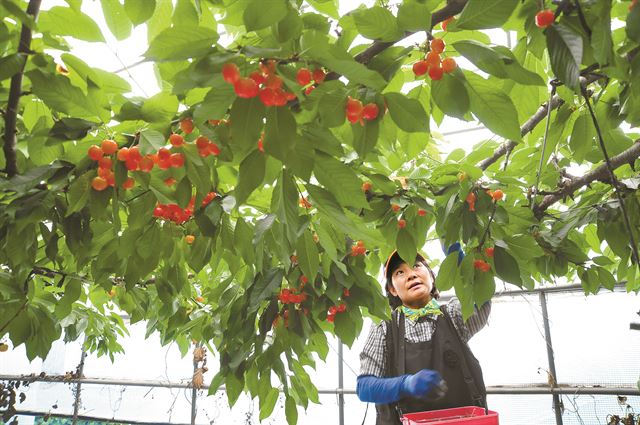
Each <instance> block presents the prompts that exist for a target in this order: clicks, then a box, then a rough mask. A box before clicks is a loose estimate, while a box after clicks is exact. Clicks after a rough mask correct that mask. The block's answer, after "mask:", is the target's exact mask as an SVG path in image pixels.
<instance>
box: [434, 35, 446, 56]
mask: <svg viewBox="0 0 640 425" xmlns="http://www.w3.org/2000/svg"><path fill="white" fill-rule="evenodd" d="M444 46H445V43H444V40H443V39H441V38H434V39H433V40H431V51H432V52H434V53H442V52H444Z"/></svg>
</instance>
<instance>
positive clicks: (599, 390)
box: [0, 375, 640, 396]
mask: <svg viewBox="0 0 640 425" xmlns="http://www.w3.org/2000/svg"><path fill="white" fill-rule="evenodd" d="M0 381H21V382H22V381H27V382H59V383H65V384H68V383H82V384H83V385H84V384H87V385H122V386H129V387H153V388H191V385H190V383H189V382H170V381H159V380H146V381H141V380H131V379H113V378H65V376H64V375H44V376H40V375H0ZM208 388H209V387H208V386H206V385H205V386H203V387H202V389H203V390H206V389H208ZM224 390H225V388H224V386H222V387H220V391H224ZM318 393H320V394H355V393H356V392H355V390H354V389H347V388H324V389H318ZM487 394H513V395H528V394H594V395H597V394H604V395H637V396H640V390H639V389H638V388H637V387H634V386H629V387H606V386H589V385H575V384H558V387H557V388H550V387H549V386H548V385H547V384H538V385H535V384H534V385H496V386H489V387H487Z"/></svg>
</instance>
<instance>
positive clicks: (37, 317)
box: [0, 0, 640, 423]
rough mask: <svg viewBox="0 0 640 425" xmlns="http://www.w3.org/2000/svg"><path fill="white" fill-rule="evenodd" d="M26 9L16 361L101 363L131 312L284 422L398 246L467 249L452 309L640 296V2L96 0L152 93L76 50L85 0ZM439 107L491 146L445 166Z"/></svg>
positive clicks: (7, 275) (11, 272)
mask: <svg viewBox="0 0 640 425" xmlns="http://www.w3.org/2000/svg"><path fill="white" fill-rule="evenodd" d="M37 3H38V2H32V4H28V3H27V2H26V1H22V0H2V1H0V16H3V19H2V20H1V21H0V110H1V111H2V115H3V118H4V119H3V121H2V122H0V129H1V130H2V131H1V132H2V134H3V142H4V149H3V153H2V154H1V155H0V167H2V168H3V169H4V173H3V175H2V177H1V178H0V189H1V192H0V193H1V194H0V235H1V236H2V237H1V238H0V264H1V266H0V337H2V336H3V335H8V337H9V338H10V339H11V341H12V343H13V345H14V346H18V345H20V344H23V343H24V344H25V346H26V349H27V354H28V356H29V358H30V359H33V358H35V357H44V356H46V354H47V352H48V351H49V349H50V346H51V343H52V341H54V340H56V339H58V338H59V337H60V336H61V335H64V339H65V340H66V341H71V340H75V339H77V338H78V337H79V335H81V334H83V333H84V334H85V335H86V336H87V348H88V349H90V350H92V351H96V352H97V353H98V354H108V355H110V356H112V358H113V354H114V353H117V352H120V351H121V350H122V349H121V347H120V345H119V343H118V339H119V337H120V336H121V335H123V334H125V333H126V326H125V325H124V323H123V322H122V320H121V319H120V315H119V314H116V312H126V313H127V314H128V315H129V317H130V318H131V321H132V322H138V321H142V320H145V321H146V322H147V323H148V332H149V333H151V332H153V331H158V332H159V333H160V335H161V338H162V341H163V343H169V342H174V341H175V342H177V343H178V345H179V346H180V347H181V349H182V350H183V352H184V353H186V352H187V350H188V348H189V346H190V344H191V342H192V340H193V341H197V342H204V343H206V344H210V345H211V346H214V347H215V349H216V350H217V351H218V352H219V353H220V370H219V372H218V373H217V374H216V376H215V377H214V378H213V380H212V382H211V387H210V388H211V389H210V391H211V392H214V391H216V390H217V388H219V386H220V385H222V384H224V385H225V386H226V390H227V395H228V397H229V401H230V403H231V404H233V403H234V402H235V401H236V400H237V398H238V396H239V394H240V393H241V392H242V391H243V390H245V391H248V392H249V393H250V394H251V395H252V397H255V396H257V397H258V398H259V400H260V412H261V413H260V416H261V418H264V417H268V416H269V415H270V414H271V412H272V411H273V408H274V406H275V402H276V400H277V392H276V390H275V388H278V387H282V388H283V389H284V392H285V394H286V403H285V406H286V414H287V419H288V421H289V423H295V422H296V421H297V408H296V406H299V405H301V406H304V407H306V406H307V405H308V402H309V401H311V402H314V403H318V393H317V390H316V388H315V386H314V385H313V384H312V383H311V381H310V378H309V375H308V373H307V372H306V371H305V366H312V367H313V366H314V360H313V357H312V353H316V354H318V355H319V356H320V357H321V358H325V357H326V355H327V349H328V345H327V341H326V336H325V333H326V332H329V333H334V334H335V335H337V336H339V337H340V338H341V340H342V341H344V342H345V343H347V344H351V343H352V342H353V341H354V339H355V338H356V336H357V335H358V334H359V333H360V331H361V329H362V323H363V316H371V317H373V318H375V319H385V318H387V317H388V315H389V311H388V307H387V302H386V300H385V298H384V296H383V294H382V291H381V288H380V284H379V283H378V282H377V280H376V279H375V278H374V276H377V274H378V270H379V269H380V266H381V263H382V261H384V259H385V256H386V255H387V254H388V253H389V252H390V251H391V250H392V249H395V248H396V247H397V248H398V250H399V252H400V254H401V256H403V257H404V258H411V257H412V256H414V255H415V252H416V251H417V250H418V248H421V247H423V246H424V244H425V242H426V241H427V239H429V240H434V239H435V240H437V241H438V243H441V244H442V245H443V246H449V245H451V244H453V243H454V242H460V243H461V245H462V248H463V250H464V251H465V253H466V254H467V255H466V257H465V258H464V260H463V261H462V262H461V264H459V265H458V264H457V258H458V256H457V253H455V252H454V253H451V254H449V256H448V257H447V258H446V259H445V261H444V262H443V264H442V265H441V267H440V269H439V274H438V285H439V288H440V289H441V290H446V289H450V288H454V289H455V292H456V295H457V296H458V297H459V298H460V300H461V303H462V306H463V313H464V314H465V316H468V315H469V314H470V313H471V312H472V310H473V305H474V303H475V304H478V305H479V304H482V303H484V302H486V301H487V300H489V299H490V298H491V297H492V295H493V293H494V291H495V287H496V283H495V282H496V281H495V279H496V278H498V279H501V280H502V281H505V282H508V283H511V284H514V285H518V286H522V287H525V288H533V287H534V286H535V285H536V283H542V282H555V281H556V280H557V279H568V280H575V279H578V280H579V281H580V282H582V285H583V286H584V290H585V293H596V292H598V290H599V289H600V287H605V288H608V289H611V288H613V286H614V285H615V284H616V282H626V285H627V289H628V290H629V291H635V292H637V291H638V290H639V289H640V278H639V277H638V274H637V271H638V268H637V264H634V260H633V259H634V250H636V249H637V246H635V247H633V246H632V245H633V243H634V242H635V243H636V244H637V241H638V240H639V239H640V235H639V227H638V223H640V202H639V195H640V192H639V191H638V186H639V184H640V177H639V176H638V174H637V172H636V166H637V165H638V162H637V159H638V156H639V155H640V144H639V143H638V141H637V138H638V137H637V134H636V131H635V130H634V127H635V126H637V125H638V123H639V122H640V104H639V102H640V80H639V79H638V78H639V76H640V55H638V51H639V49H640V47H639V43H640V7H638V6H633V4H635V2H634V3H631V2H629V1H621V0H602V1H586V0H580V1H575V0H574V1H563V2H560V3H561V4H560V6H557V7H558V9H555V7H556V6H554V9H553V10H551V12H549V13H550V14H548V15H547V17H551V21H552V22H549V25H548V26H546V27H545V28H540V27H538V26H536V14H537V13H538V12H540V11H539V9H538V7H539V4H540V3H541V2H539V1H537V0H524V1H517V0H495V1H493V0H492V1H488V0H468V1H465V0H454V1H450V2H448V3H446V2H444V1H439V0H404V1H402V2H397V4H396V3H394V4H390V3H388V2H386V1H378V2H376V4H375V5H374V6H373V7H370V8H367V7H364V6H361V7H358V8H357V9H355V10H353V11H352V12H350V13H347V14H343V15H340V14H339V13H338V10H339V8H338V0H304V1H303V0H295V1H293V0H291V1H289V0H201V1H195V2H194V1H192V0H178V1H177V2H171V1H169V0H146V1H137V0H125V1H124V2H121V1H116V0H102V1H101V2H100V4H101V7H102V12H103V14H104V18H105V21H106V23H107V26H108V29H109V31H111V33H112V34H113V36H115V37H116V38H117V39H119V40H123V39H126V38H127V37H129V36H130V35H131V33H132V30H133V28H134V27H136V26H140V25H143V26H146V28H147V33H148V38H149V40H148V41H149V46H148V50H147V51H146V52H145V54H144V60H145V61H149V62H151V63H153V65H154V67H155V70H156V76H157V78H158V79H159V82H160V86H161V87H162V91H161V92H160V93H158V94H156V95H154V96H151V97H148V98H141V97H136V96H133V95H132V94H131V87H130V85H129V84H128V82H127V81H126V80H124V79H123V78H121V77H120V76H118V75H117V74H113V73H109V72H105V71H104V70H101V69H95V68H92V67H90V66H88V65H87V63H86V62H85V61H83V60H82V58H80V57H77V56H75V55H74V54H73V50H71V49H70V47H69V46H70V45H71V44H73V40H83V41H88V42H93V43H96V49H98V48H102V47H103V44H102V43H103V42H104V40H105V34H103V33H102V32H101V29H100V27H99V26H98V25H97V24H96V23H95V22H94V21H93V20H92V18H91V17H89V16H88V15H87V14H85V13H83V9H82V8H81V6H82V1H81V0H73V1H72V0H67V5H66V6H56V7H53V8H51V9H49V10H42V11H38V10H37V7H34V6H35V5H36V4H37ZM174 3H175V5H174ZM547 3H549V2H547ZM36 15H37V16H36ZM452 16H455V17H456V18H455V19H453V20H450V19H448V18H450V17H452ZM445 20H447V21H446V31H445V30H443V29H442V25H441V23H442V22H443V21H445ZM539 24H540V23H539ZM492 28H501V29H503V30H507V31H509V32H510V34H511V36H512V39H514V40H515V42H514V43H513V46H510V47H509V46H505V45H500V44H494V43H492V42H491V41H490V40H489V37H488V36H487V35H486V33H484V32H482V30H486V29H492ZM336 29H337V31H336ZM21 31H22V32H21ZM414 33H415V34H417V35H416V36H415V37H419V38H420V39H421V40H422V41H423V42H422V43H420V44H419V45H409V46H408V47H403V45H406V44H408V43H404V44H403V43H402V40H403V39H405V38H406V37H408V36H409V35H412V34H414ZM31 36H32V39H30V38H31ZM431 38H436V39H441V40H444V43H445V45H442V44H438V43H441V42H435V44H430V43H429V41H430V39H431ZM494 41H495V40H494ZM440 47H442V48H444V52H443V53H441V54H439V53H437V51H438V50H440ZM430 49H431V50H432V52H431V53H429V50H430ZM427 53H429V54H427ZM425 56H426V58H425ZM54 57H60V61H59V62H58V63H56V60H54ZM445 58H446V61H445V60H444V59H445ZM456 61H457V63H456ZM417 63H419V64H418V65H416V64H417ZM460 64H464V66H463V67H460V66H456V65H460ZM303 69H304V70H303ZM301 70H302V71H301ZM223 71H224V72H223ZM238 80H239V81H238ZM547 81H551V82H552V84H551V85H550V86H549V85H547V84H546V82H547ZM551 87H553V88H551ZM548 101H550V103H549V104H547V103H546V102H548ZM543 105H544V106H543ZM547 105H548V107H547ZM590 108H593V114H592V113H591V112H590ZM547 116H548V121H547ZM447 117H449V118H447ZM445 118H447V119H453V118H455V119H459V120H461V121H466V122H468V123H469V124H468V125H471V126H479V125H483V126H485V127H486V128H487V129H489V130H490V131H491V132H492V133H493V134H494V136H493V137H491V138H490V139H489V140H477V139H476V140H474V139H473V137H474V136H473V134H474V133H469V136H468V138H469V142H468V143H469V146H468V149H465V150H462V149H455V150H453V151H452V152H450V153H449V154H448V155H443V154H442V153H441V152H440V148H441V147H442V148H445V149H444V150H446V151H449V150H450V149H446V142H444V141H442V140H441V137H440V136H437V133H436V132H435V131H434V130H435V128H433V127H432V126H433V125H434V124H435V125H438V126H439V125H440V124H442V122H443V121H444V120H445ZM595 123H597V124H598V127H597V128H596V126H595ZM547 124H548V130H547V129H546V127H547ZM104 140H107V142H103V141H104ZM111 140H113V141H114V142H115V143H113V142H111ZM436 140H440V142H441V143H439V144H437V143H436ZM601 140H602V142H603V145H604V147H605V148H606V152H607V156H608V157H611V158H610V159H611V160H610V161H609V166H607V165H606V164H605V157H604V155H603V150H602V147H601V146H600V141H601ZM94 145H95V146H94ZM92 146H94V147H93V148H91V150H90V147H92ZM608 167H609V168H608ZM609 169H611V170H615V176H616V178H615V179H612V176H611V174H610V173H609ZM574 170H578V171H577V173H580V175H575V173H576V171H574ZM614 183H615V184H614ZM616 187H617V192H616V190H615V188H616ZM272 371H273V372H275V374H276V375H277V377H278V381H279V382H272V380H271V373H272Z"/></svg>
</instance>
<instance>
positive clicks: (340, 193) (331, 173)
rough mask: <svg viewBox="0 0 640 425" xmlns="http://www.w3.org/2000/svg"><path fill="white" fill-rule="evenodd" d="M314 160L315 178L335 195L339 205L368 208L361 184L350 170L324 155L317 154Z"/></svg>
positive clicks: (331, 157)
mask: <svg viewBox="0 0 640 425" xmlns="http://www.w3.org/2000/svg"><path fill="white" fill-rule="evenodd" d="M316 158H317V161H316V163H315V164H316V165H315V168H314V174H315V176H316V178H317V179H318V181H319V182H320V183H321V184H322V185H323V186H324V187H325V188H327V189H328V190H329V191H330V192H331V193H333V194H334V195H335V197H336V199H337V200H338V202H340V204H341V205H343V206H346V207H356V208H367V209H368V208H369V204H368V203H367V199H366V198H365V196H364V193H363V192H362V188H361V186H362V183H361V181H360V179H359V178H358V176H357V175H356V173H355V172H354V171H353V169H352V168H350V167H349V166H347V165H346V164H344V163H343V162H341V161H338V160H337V159H335V158H334V157H333V156H330V155H327V154H324V153H320V152H318V153H317V154H316Z"/></svg>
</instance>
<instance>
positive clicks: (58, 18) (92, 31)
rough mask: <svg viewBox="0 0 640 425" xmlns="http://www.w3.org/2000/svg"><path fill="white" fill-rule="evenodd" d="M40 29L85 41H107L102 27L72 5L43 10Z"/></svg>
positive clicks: (39, 24) (43, 31)
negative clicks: (71, 6)
mask: <svg viewBox="0 0 640 425" xmlns="http://www.w3.org/2000/svg"><path fill="white" fill-rule="evenodd" d="M38 30H39V31H41V32H42V33H51V34H56V35H64V36H71V37H73V38H76V39H78V40H84V41H102V42H104V41H105V39H104V36H103V35H102V32H101V31H100V27H98V24H96V23H95V22H94V21H93V19H91V18H90V17H89V16H87V15H85V14H84V13H82V12H80V11H79V10H75V9H72V8H70V7H62V6H54V7H52V8H51V9H49V10H46V11H42V12H41V13H40V17H39V18H38Z"/></svg>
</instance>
